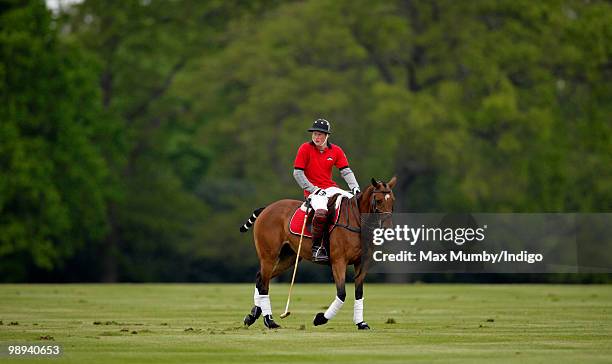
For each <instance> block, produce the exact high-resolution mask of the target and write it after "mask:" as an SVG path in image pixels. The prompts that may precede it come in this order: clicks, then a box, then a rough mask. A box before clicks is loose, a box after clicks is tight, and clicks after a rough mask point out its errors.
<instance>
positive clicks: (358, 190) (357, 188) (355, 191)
mask: <svg viewBox="0 0 612 364" xmlns="http://www.w3.org/2000/svg"><path fill="white" fill-rule="evenodd" d="M359 192H361V190H360V189H359V187H355V188H353V189H352V190H351V193H352V194H353V196H354V195H356V194H358V193H359Z"/></svg>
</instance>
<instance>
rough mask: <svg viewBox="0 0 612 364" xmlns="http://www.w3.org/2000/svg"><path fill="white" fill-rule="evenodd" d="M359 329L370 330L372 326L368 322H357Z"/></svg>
mask: <svg viewBox="0 0 612 364" xmlns="http://www.w3.org/2000/svg"><path fill="white" fill-rule="evenodd" d="M357 330H370V326H368V323H367V322H365V321H361V322H360V323H358V324H357Z"/></svg>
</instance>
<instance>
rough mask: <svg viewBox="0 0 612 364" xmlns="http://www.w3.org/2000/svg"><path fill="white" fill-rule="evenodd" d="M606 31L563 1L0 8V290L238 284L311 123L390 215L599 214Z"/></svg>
mask: <svg viewBox="0 0 612 364" xmlns="http://www.w3.org/2000/svg"><path fill="white" fill-rule="evenodd" d="M610 24H612V4H611V3H610V2H608V1H584V0H563V1H562V0H551V1H545V2H533V1H527V0H512V1H510V0H508V1H487V0H480V1H451V0H432V1H344V0H339V1H323V0H307V1H299V2H297V1H296V2H294V1H283V2H280V1H263V0H262V1H252V2H241V1H214V0H211V1H196V0H176V1H156V0H142V1H135V0H130V1H121V2H119V1H117V2H107V1H96V0H85V1H82V2H77V3H74V4H71V5H65V6H64V7H61V8H59V9H55V11H53V12H52V11H50V10H49V9H48V8H47V6H46V4H45V3H44V2H43V1H42V0H37V1H35V0H27V1H17V0H3V1H0V98H1V99H2V103H1V106H0V281H5V282H28V281H59V282H66V281H108V282H112V281H133V282H142V281H198V282H200V281H251V280H252V277H253V275H254V273H255V271H256V269H257V260H256V257H255V252H254V249H253V246H252V241H251V238H250V237H247V236H245V235H240V233H239V232H238V226H239V225H241V224H242V223H243V221H244V219H245V218H247V217H248V215H249V214H250V211H252V209H254V208H255V207H259V206H262V205H265V204H268V203H270V202H272V201H274V200H277V199H281V198H296V199H300V198H301V192H300V189H299V188H298V187H297V185H296V184H295V181H294V180H293V178H292V175H291V172H292V162H293V158H294V156H295V152H296V150H297V147H298V146H299V144H300V143H302V142H304V141H306V140H308V138H309V135H308V134H307V133H306V132H305V129H307V128H308V126H309V125H310V124H311V123H312V120H313V119H315V118H317V117H325V118H327V119H328V120H330V121H331V122H332V125H333V129H334V134H333V135H332V138H331V141H332V142H335V143H338V144H339V145H341V146H342V147H343V148H344V149H345V151H347V154H348V157H349V161H350V163H351V166H352V169H353V171H355V173H356V175H357V178H358V181H359V182H360V183H361V184H362V185H364V184H366V183H368V182H367V181H369V180H370V178H371V177H376V178H377V179H389V178H390V177H391V176H392V175H397V176H398V181H399V183H398V187H397V188H396V195H397V198H398V200H397V210H398V211H403V212H466V211H467V212H610V211H611V207H612V173H611V172H612V168H611V166H612V122H611V121H612V120H611V116H610V115H612V103H611V102H610V100H612V60H611V56H612V27H610ZM336 176H337V175H336ZM338 181H340V180H339V179H338ZM300 269H301V270H302V272H303V273H302V277H301V278H300V279H302V280H315V281H316V280H327V279H329V278H328V275H329V272H327V271H325V270H324V269H317V267H315V268H313V267H309V266H308V265H304V266H303V267H301V268H300ZM395 278H396V279H397V277H395ZM608 278H609V277H608V276H592V275H589V276H495V277H487V276H461V275H444V276H440V275H428V276H419V277H415V276H413V277H400V279H404V280H405V279H408V280H414V279H424V280H435V281H440V280H445V281H454V280H471V281H474V280H475V281H478V280H496V281H508V280H510V281H516V280H535V281H541V280H554V281H600V280H607V279H608ZM373 279H379V280H380V279H385V277H378V278H376V277H374V278H373Z"/></svg>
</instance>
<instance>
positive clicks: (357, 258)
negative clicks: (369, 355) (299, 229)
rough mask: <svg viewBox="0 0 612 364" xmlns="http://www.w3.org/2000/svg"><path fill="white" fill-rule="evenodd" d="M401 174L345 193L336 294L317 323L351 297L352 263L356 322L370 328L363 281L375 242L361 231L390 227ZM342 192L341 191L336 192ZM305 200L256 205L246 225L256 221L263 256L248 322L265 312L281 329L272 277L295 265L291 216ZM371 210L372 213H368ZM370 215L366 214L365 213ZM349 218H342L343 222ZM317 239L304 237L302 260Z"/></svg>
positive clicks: (337, 239)
mask: <svg viewBox="0 0 612 364" xmlns="http://www.w3.org/2000/svg"><path fill="white" fill-rule="evenodd" d="M395 183H396V177H393V178H392V179H391V180H390V181H389V182H382V181H377V180H375V179H373V178H372V183H371V185H368V187H367V188H366V189H365V191H363V192H361V193H358V194H357V195H355V196H353V197H351V198H348V199H347V198H345V199H344V200H343V201H342V202H341V205H340V211H341V212H340V218H339V221H338V223H335V225H336V226H335V228H334V229H333V230H332V231H331V233H330V234H329V248H330V249H329V253H330V254H329V262H328V264H329V265H330V266H331V269H332V273H333V277H334V282H335V284H336V297H335V299H334V301H333V302H332V303H331V305H330V306H329V308H328V309H327V311H326V312H319V313H317V314H316V316H315V318H314V320H313V324H314V325H315V326H318V325H323V324H325V323H327V322H328V320H330V319H331V318H333V317H334V316H335V315H336V314H337V313H338V311H339V310H340V308H341V307H342V305H343V304H344V300H345V298H346V291H345V287H344V286H345V277H346V269H347V267H348V266H349V265H353V266H354V268H355V306H354V314H353V322H354V323H355V325H357V328H358V329H359V330H368V329H370V327H369V326H368V324H367V323H366V322H365V321H364V320H363V282H364V279H365V276H366V273H367V268H368V264H369V261H370V259H369V258H370V257H371V252H372V248H373V246H372V244H371V242H363V243H362V239H361V235H362V232H366V231H367V230H370V233H371V230H372V229H373V228H377V227H391V224H392V222H391V214H392V213H393V204H394V201H395V196H394V195H393V190H392V188H393V187H394V186H395ZM336 196H338V195H336ZM335 199H336V198H334V197H332V198H330V204H329V206H328V210H329V211H330V213H332V211H333V209H334V207H333V203H332V202H333V201H332V200H334V201H335ZM302 202H303V201H298V200H289V199H285V200H280V201H276V202H274V203H272V204H271V205H269V206H267V207H265V208H261V209H257V210H255V211H254V212H253V215H252V216H251V217H250V218H249V220H248V221H247V222H246V223H245V224H244V225H243V226H242V227H241V229H240V230H241V231H242V232H246V231H247V230H248V229H249V227H250V226H251V225H253V224H254V225H255V227H254V228H253V238H254V241H255V249H256V250H257V256H258V257H259V263H260V268H259V271H258V272H257V274H256V276H255V293H254V295H253V300H254V303H255V305H254V306H253V308H252V309H251V312H250V313H249V314H248V315H246V317H245V318H244V324H245V325H246V326H250V325H252V324H253V323H255V321H257V319H258V318H259V317H260V316H261V314H262V313H263V316H264V319H263V321H264V325H265V326H266V327H268V328H270V329H275V328H279V327H280V326H279V325H278V324H277V323H276V322H274V319H273V318H272V308H271V304H270V295H269V288H270V279H272V278H274V277H276V276H278V275H280V274H282V273H283V272H285V271H286V270H287V269H289V268H291V267H293V265H294V264H295V260H296V259H297V254H296V251H297V248H298V243H299V239H300V237H299V236H296V235H293V234H292V233H291V232H289V220H290V219H291V217H292V216H293V213H294V212H295V211H296V210H297V209H298V208H300V206H301V205H302ZM366 214H367V215H366ZM366 217H367V218H366ZM341 221H342V222H344V223H340V222H341ZM311 247H312V239H310V238H307V237H306V236H304V238H303V241H302V247H301V250H300V257H299V258H300V259H306V260H309V261H312V255H311Z"/></svg>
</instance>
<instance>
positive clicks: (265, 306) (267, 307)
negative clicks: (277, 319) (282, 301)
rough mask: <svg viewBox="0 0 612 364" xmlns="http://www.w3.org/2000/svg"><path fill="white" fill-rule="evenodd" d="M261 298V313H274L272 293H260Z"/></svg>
mask: <svg viewBox="0 0 612 364" xmlns="http://www.w3.org/2000/svg"><path fill="white" fill-rule="evenodd" d="M259 299H260V301H259V302H261V306H260V307H261V313H262V314H263V315H264V316H266V315H271V314H272V305H271V304H270V295H268V294H265V295H260V296H259Z"/></svg>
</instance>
